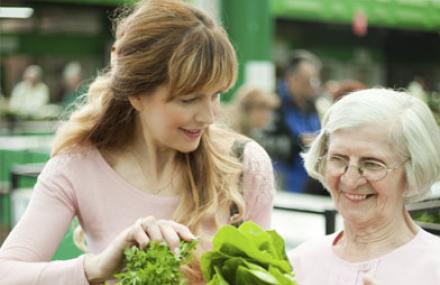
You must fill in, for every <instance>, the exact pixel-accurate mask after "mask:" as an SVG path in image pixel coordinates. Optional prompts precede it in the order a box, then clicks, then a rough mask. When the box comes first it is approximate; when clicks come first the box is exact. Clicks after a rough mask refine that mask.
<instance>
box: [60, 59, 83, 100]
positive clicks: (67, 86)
mask: <svg viewBox="0 0 440 285" xmlns="http://www.w3.org/2000/svg"><path fill="white" fill-rule="evenodd" d="M82 83H83V73H82V67H81V64H80V63H79V62H76V61H74V62H69V63H68V64H67V65H66V66H65V67H64V70H63V84H64V91H63V95H62V105H63V106H64V107H67V106H69V105H70V104H72V103H73V102H75V100H76V99H77V98H78V96H79V95H81V94H83V93H85V92H87V90H86V87H85V86H84V85H82Z"/></svg>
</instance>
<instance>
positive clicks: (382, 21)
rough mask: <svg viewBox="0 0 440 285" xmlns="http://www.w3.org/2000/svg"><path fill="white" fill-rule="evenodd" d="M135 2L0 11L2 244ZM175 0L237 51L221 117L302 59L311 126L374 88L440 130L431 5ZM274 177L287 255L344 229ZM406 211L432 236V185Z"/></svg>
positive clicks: (439, 61)
mask: <svg viewBox="0 0 440 285" xmlns="http://www.w3.org/2000/svg"><path fill="white" fill-rule="evenodd" d="M134 2H135V1H134V0H32V1H31V0H2V1H1V2H0V245H1V244H2V243H3V241H4V240H5V239H6V238H7V236H8V235H9V233H10V232H11V231H12V230H13V229H14V227H15V226H16V225H17V223H19V221H20V218H21V217H22V216H23V214H24V213H25V211H26V208H27V205H28V203H29V201H30V199H31V197H32V192H33V186H34V185H35V183H36V181H37V177H38V175H39V174H40V173H41V171H42V169H43V168H44V166H45V164H46V163H47V161H48V160H49V159H50V157H51V148H52V143H53V140H54V136H55V133H56V131H57V129H58V127H59V126H60V125H61V124H63V121H65V120H66V119H68V118H69V115H70V114H71V113H72V110H74V109H75V108H76V106H77V104H75V103H76V102H78V100H79V98H80V96H81V95H83V94H86V93H87V90H88V86H89V84H90V83H91V82H93V80H94V78H96V77H97V76H98V74H100V72H102V70H105V69H106V68H108V67H109V66H110V59H111V51H112V46H113V44H114V31H113V26H112V19H114V18H115V15H117V13H118V7H121V6H130V5H133V3H134ZM185 2H189V3H190V4H191V5H194V6H196V7H198V8H200V9H202V10H204V11H205V12H206V13H207V14H208V15H210V16H211V17H212V18H213V19H214V20H215V21H216V22H217V23H219V24H220V25H221V26H223V28H224V29H225V30H226V32H227V34H228V36H229V38H230V40H231V43H232V44H233V46H234V48H235V50H236V53H237V58H238V76H237V81H236V83H235V85H233V86H232V88H231V89H230V90H228V91H227V92H225V94H223V95H222V97H221V98H222V99H221V101H222V104H223V105H224V106H225V109H226V110H227V108H228V106H232V105H233V103H234V102H235V101H236V100H237V98H238V97H239V96H238V95H237V94H238V93H239V92H238V91H239V90H240V87H241V86H245V85H252V86H256V87H258V88H260V89H261V90H264V91H265V92H266V93H267V94H270V95H269V96H273V97H277V96H278V95H279V94H278V86H279V84H280V82H282V81H283V80H284V79H285V70H286V69H287V68H288V65H289V59H290V57H291V55H292V54H293V53H295V51H299V50H300V51H307V52H308V53H310V54H313V55H314V56H316V57H317V58H319V61H320V64H319V66H320V71H319V78H318V80H319V83H317V84H319V94H318V95H317V96H316V98H315V99H314V100H315V101H314V103H315V104H317V105H316V108H317V112H318V113H319V116H321V115H322V113H323V112H325V109H328V106H327V105H330V104H331V103H330V101H329V99H328V98H329V96H332V92H336V93H337V92H344V90H345V89H344V88H347V89H346V91H345V92H347V93H348V92H350V91H355V90H357V89H363V88H370V87H379V86H381V87H385V88H393V89H395V90H405V91H407V92H409V93H411V94H412V95H414V96H417V97H418V98H420V99H422V100H423V101H424V102H425V103H426V104H427V105H428V106H429V108H430V109H431V111H432V113H433V114H434V117H435V119H436V120H437V124H438V125H439V126H440V1H438V0H343V1H341V0H187V1H185ZM31 74H34V75H35V76H36V77H38V79H37V80H39V81H40V83H41V86H44V87H41V88H40V89H39V90H38V91H35V92H42V93H44V94H42V95H41V96H42V98H43V99H42V102H40V103H39V102H37V101H38V99H36V100H35V102H32V103H30V101H29V100H30V99H26V100H27V101H23V102H19V101H17V100H15V99H14V96H15V95H14V94H15V93H18V92H19V90H18V87H19V84H20V83H22V82H23V81H24V80H25V79H26V77H27V76H30V75H31ZM314 79H315V78H314ZM350 84H352V85H350ZM353 84H354V85H353ZM356 84H358V85H359V86H361V87H359V88H358V87H356V86H358V85H356ZM353 86H355V87H353ZM350 88H355V89H350ZM23 96H24V95H23ZM36 97H37V95H35V96H33V98H36ZM23 98H24V97H23ZM277 102H278V104H279V102H280V101H277ZM281 104H283V101H281ZM264 108H266V107H264ZM268 108H269V109H270V107H267V108H266V109H268ZM266 109H265V110H266ZM274 110H275V107H273V108H272V109H270V111H274ZM232 116H238V113H237V112H233V113H232ZM268 124H269V123H268ZM255 140H257V139H255ZM257 141H258V140H257ZM261 144H262V146H263V147H265V145H264V143H261ZM438 147H440V146H438ZM267 152H268V154H269V156H271V152H270V151H269V150H267ZM271 158H272V159H273V161H276V159H275V158H274V157H272V156H271ZM349 166H350V165H348V166H347V167H349ZM274 169H275V183H276V187H275V188H276V193H275V197H274V203H273V213H272V217H271V218H272V226H271V228H273V229H275V230H276V231H277V232H278V233H279V234H280V235H281V237H283V239H284V240H285V244H286V249H293V248H295V247H296V246H298V245H299V244H301V243H302V242H304V241H306V240H308V239H311V238H316V237H320V236H324V235H326V234H331V233H333V232H335V231H338V230H340V229H342V227H343V220H342V217H341V216H340V215H339V214H338V211H337V208H336V206H335V203H334V201H333V200H332V198H331V197H330V194H329V193H328V192H327V191H325V190H323V188H321V190H320V191H319V193H318V192H316V193H315V192H313V191H307V190H304V189H305V188H303V189H300V190H298V189H294V190H292V189H290V188H289V185H288V182H287V181H288V179H287V178H286V177H283V174H281V173H278V172H277V171H282V170H279V169H278V168H277V166H276V165H274ZM408 209H409V212H410V213H411V215H412V217H413V218H414V219H415V220H416V221H417V223H418V224H419V225H420V226H421V227H422V228H423V229H425V230H426V231H428V232H430V233H433V234H434V235H440V181H439V182H438V183H434V184H433V185H432V187H431V193H430V194H429V195H428V196H427V197H426V198H425V199H424V200H423V201H420V202H417V203H414V204H409V205H408ZM42 222H44V221H42ZM78 224H79V222H78V219H77V218H74V220H73V221H72V224H71V225H70V226H69V228H68V229H67V232H66V234H65V236H64V238H63V240H62V241H61V243H60V245H59V246H58V249H57V251H56V253H55V254H54V256H53V257H52V260H67V259H71V258H75V257H77V256H79V255H81V254H82V251H81V249H79V248H78V246H77V245H75V244H74V242H73V233H74V231H75V228H77V226H78ZM48 235H50V233H48ZM0 283H1V282H0Z"/></svg>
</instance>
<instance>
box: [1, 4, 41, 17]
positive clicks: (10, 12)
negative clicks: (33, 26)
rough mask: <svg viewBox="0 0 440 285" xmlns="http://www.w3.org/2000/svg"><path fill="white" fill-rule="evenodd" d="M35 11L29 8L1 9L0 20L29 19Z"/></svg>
mask: <svg viewBox="0 0 440 285" xmlns="http://www.w3.org/2000/svg"><path fill="white" fill-rule="evenodd" d="M33 13H34V9H32V8H27V7H0V18H22V19H24V18H29V17H31V16H32V14H33Z"/></svg>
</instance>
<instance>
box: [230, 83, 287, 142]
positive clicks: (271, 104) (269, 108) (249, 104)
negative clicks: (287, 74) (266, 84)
mask: <svg viewBox="0 0 440 285" xmlns="http://www.w3.org/2000/svg"><path fill="white" fill-rule="evenodd" d="M279 104H280V101H279V98H278V97H277V95H275V94H272V93H270V92H267V91H265V90H264V89H262V88H260V87H255V86H249V85H248V86H242V87H240V88H239V89H238V91H237V93H236V94H235V96H234V100H233V102H232V105H231V106H229V107H230V110H229V111H230V112H228V114H227V115H228V117H229V120H230V121H231V126H232V128H233V129H234V130H235V131H237V132H239V133H241V134H244V135H246V136H248V137H251V138H253V139H256V140H257V141H258V139H260V138H261V131H262V130H263V129H264V128H265V127H266V126H267V125H268V124H269V122H270V121H271V120H272V115H273V112H274V110H275V108H277V107H278V106H279Z"/></svg>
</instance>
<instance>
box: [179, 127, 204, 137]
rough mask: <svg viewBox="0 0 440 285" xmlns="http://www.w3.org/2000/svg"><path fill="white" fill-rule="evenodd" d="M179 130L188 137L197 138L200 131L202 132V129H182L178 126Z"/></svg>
mask: <svg viewBox="0 0 440 285" xmlns="http://www.w3.org/2000/svg"><path fill="white" fill-rule="evenodd" d="M180 130H182V131H183V133H184V134H185V135H187V136H188V137H190V138H197V137H199V136H200V135H201V133H202V130H200V129H199V130H188V129H183V128H180Z"/></svg>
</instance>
